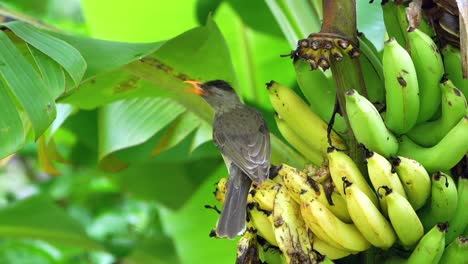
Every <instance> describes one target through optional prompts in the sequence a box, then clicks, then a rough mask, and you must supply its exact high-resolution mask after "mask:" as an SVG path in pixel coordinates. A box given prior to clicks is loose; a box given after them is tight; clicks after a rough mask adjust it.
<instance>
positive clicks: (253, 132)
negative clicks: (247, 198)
mask: <svg viewBox="0 0 468 264" xmlns="http://www.w3.org/2000/svg"><path fill="white" fill-rule="evenodd" d="M213 140H214V142H215V144H216V145H217V146H218V148H219V149H220V151H221V153H222V154H223V156H225V157H227V158H228V159H230V160H231V161H232V162H234V164H236V165H237V166H238V167H239V168H240V169H241V170H242V171H244V172H245V174H247V176H249V177H250V178H251V179H252V180H253V181H255V182H263V181H264V180H265V179H267V178H268V170H269V166H270V152H271V151H270V133H269V131H268V127H267V125H266V123H265V120H264V119H263V117H262V115H261V114H260V113H259V112H258V111H257V110H255V109H252V108H247V107H246V108H242V109H237V110H236V111H230V112H226V113H223V114H221V115H219V116H217V117H216V119H215V124H214V130H213Z"/></svg>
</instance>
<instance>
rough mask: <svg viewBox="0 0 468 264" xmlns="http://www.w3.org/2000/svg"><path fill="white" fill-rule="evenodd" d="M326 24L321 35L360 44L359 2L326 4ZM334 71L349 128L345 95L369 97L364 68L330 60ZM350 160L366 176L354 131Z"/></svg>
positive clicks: (370, 259)
mask: <svg viewBox="0 0 468 264" xmlns="http://www.w3.org/2000/svg"><path fill="white" fill-rule="evenodd" d="M322 3H323V24H322V30H321V33H335V34H342V35H345V36H347V37H348V38H349V39H350V40H351V41H352V42H354V43H359V42H358V39H357V24H356V1H355V0H336V1H330V0H323V2H322ZM330 68H331V71H332V74H333V78H334V79H335V83H336V96H337V100H338V103H339V105H340V110H341V113H342V115H343V117H344V119H345V121H346V123H347V125H348V127H351V126H350V124H349V120H348V116H347V114H346V101H345V92H346V91H348V90H351V89H355V90H357V91H358V93H359V94H362V95H363V96H365V97H367V90H366V86H365V83H364V78H363V74H362V70H361V64H360V62H359V60H357V59H351V58H350V57H347V58H346V59H344V60H343V61H341V62H336V61H334V60H330ZM345 139H346V143H347V145H348V150H349V156H350V157H351V158H352V159H353V160H354V161H356V164H358V166H360V167H359V169H360V170H361V172H363V173H366V172H367V171H366V170H365V167H364V164H363V162H361V161H362V160H364V157H363V153H362V151H360V149H359V146H358V142H357V141H356V138H355V137H354V135H353V132H352V130H351V129H348V134H347V135H346V138H345ZM361 257H362V258H364V259H363V260H364V261H365V263H374V262H375V252H372V251H370V250H368V251H366V253H365V256H361Z"/></svg>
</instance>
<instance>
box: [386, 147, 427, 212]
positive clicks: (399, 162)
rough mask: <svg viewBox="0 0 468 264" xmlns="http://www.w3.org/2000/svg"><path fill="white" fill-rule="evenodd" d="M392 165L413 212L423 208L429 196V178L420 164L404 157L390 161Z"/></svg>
mask: <svg viewBox="0 0 468 264" xmlns="http://www.w3.org/2000/svg"><path fill="white" fill-rule="evenodd" d="M392 164H393V167H394V168H395V170H396V171H397V174H398V177H399V178H400V181H401V183H402V185H403V189H405V193H406V195H407V197H408V201H409V202H410V204H411V206H412V207H413V209H414V210H418V209H419V208H421V207H423V205H424V204H425V203H426V202H427V199H428V198H429V196H430V194H431V177H430V176H429V173H427V171H426V169H425V168H424V167H423V166H422V165H421V163H419V162H417V161H415V160H413V159H410V158H406V157H401V156H399V157H396V158H394V159H392Z"/></svg>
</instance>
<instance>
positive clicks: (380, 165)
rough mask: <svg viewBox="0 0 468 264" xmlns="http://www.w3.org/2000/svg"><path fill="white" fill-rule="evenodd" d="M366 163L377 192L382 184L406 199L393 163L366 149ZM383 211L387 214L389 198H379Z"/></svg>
mask: <svg viewBox="0 0 468 264" xmlns="http://www.w3.org/2000/svg"><path fill="white" fill-rule="evenodd" d="M366 163H367V172H368V175H369V179H370V180H371V182H372V186H374V190H375V191H376V192H377V191H378V190H379V188H380V187H381V186H388V187H389V188H391V189H392V190H393V191H394V192H398V193H399V194H400V195H401V196H403V197H404V198H405V199H406V194H405V190H404V189H403V185H402V184H401V182H400V178H398V175H397V174H396V173H394V172H393V169H392V164H390V162H389V161H388V160H387V159H386V158H385V157H383V156H382V155H380V154H379V153H377V152H372V151H366ZM379 202H380V207H381V208H382V212H383V213H384V214H385V215H386V214H387V199H386V197H382V199H379Z"/></svg>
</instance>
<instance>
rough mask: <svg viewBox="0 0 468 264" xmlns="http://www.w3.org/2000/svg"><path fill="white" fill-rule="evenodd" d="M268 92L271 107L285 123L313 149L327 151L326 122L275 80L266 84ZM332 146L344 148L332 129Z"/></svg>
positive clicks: (290, 90)
mask: <svg viewBox="0 0 468 264" xmlns="http://www.w3.org/2000/svg"><path fill="white" fill-rule="evenodd" d="M267 87H268V94H269V95H270V101H271V104H272V105H273V108H274V109H275V110H276V112H277V113H278V114H279V115H280V117H281V118H282V119H284V121H285V122H286V124H287V125H288V126H289V127H290V128H291V129H292V130H293V131H294V132H295V133H296V134H297V135H298V136H300V137H301V138H302V139H303V140H304V141H305V142H307V143H308V146H310V147H312V148H313V149H314V150H315V151H319V152H321V153H323V154H326V153H327V149H328V139H327V123H325V122H324V121H323V120H322V119H321V118H320V117H319V116H318V115H316V114H315V113H314V112H312V110H311V109H310V107H309V106H308V105H307V104H306V103H305V102H304V101H303V100H302V99H301V98H300V97H299V96H298V95H297V94H296V93H295V92H294V91H293V90H292V89H290V88H288V87H286V86H284V85H281V84H279V83H277V82H275V81H271V82H270V83H269V84H268V86H267ZM330 137H331V140H332V143H333V146H336V147H337V148H340V149H345V148H346V146H345V145H344V143H343V140H342V139H341V138H340V136H338V134H336V133H335V132H334V131H332V132H331V134H330Z"/></svg>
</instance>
